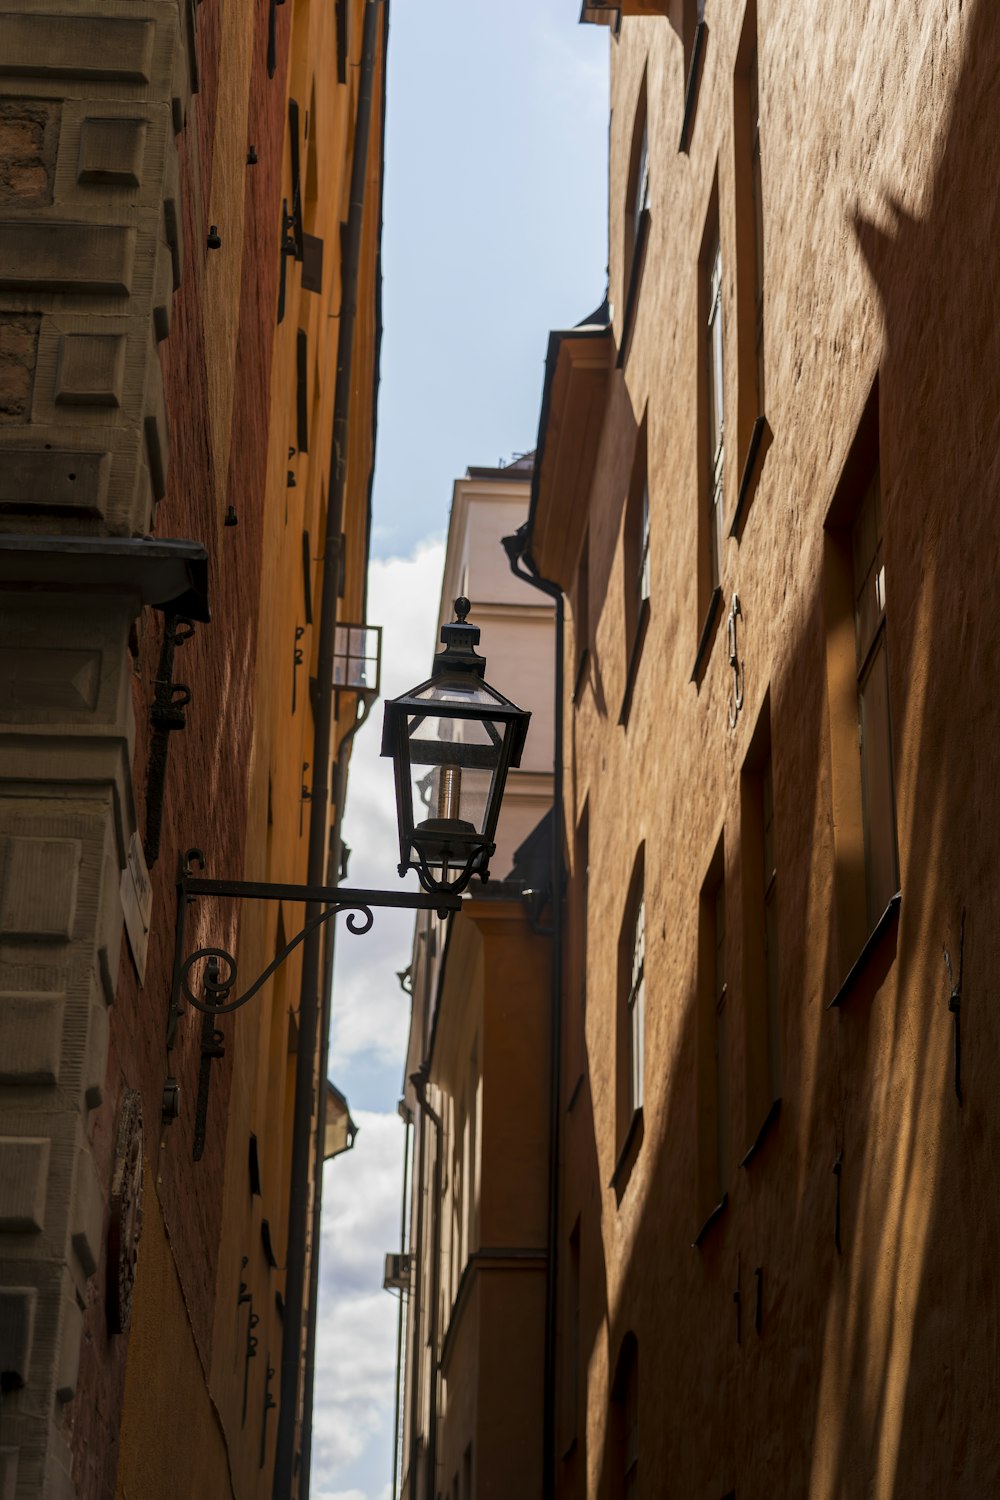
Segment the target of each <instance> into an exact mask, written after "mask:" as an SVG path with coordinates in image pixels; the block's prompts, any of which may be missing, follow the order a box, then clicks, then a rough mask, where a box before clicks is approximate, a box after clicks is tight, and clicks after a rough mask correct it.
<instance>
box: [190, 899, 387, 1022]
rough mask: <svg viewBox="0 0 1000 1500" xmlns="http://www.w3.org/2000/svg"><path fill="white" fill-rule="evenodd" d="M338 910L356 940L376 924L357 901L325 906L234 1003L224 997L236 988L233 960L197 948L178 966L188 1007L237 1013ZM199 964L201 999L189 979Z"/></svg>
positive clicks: (210, 949) (221, 953)
mask: <svg viewBox="0 0 1000 1500" xmlns="http://www.w3.org/2000/svg"><path fill="white" fill-rule="evenodd" d="M341 911H345V912H346V913H347V930H348V932H351V933H354V935H355V936H356V937H360V936H361V935H362V934H363V933H366V932H368V931H370V929H371V926H372V924H373V922H374V921H375V914H374V913H373V911H372V909H371V907H370V906H366V905H365V904H364V903H363V902H360V901H358V902H353V901H344V902H338V903H337V905H336V906H328V907H327V908H326V910H325V911H321V912H320V914H319V916H318V917H313V918H312V920H311V921H309V922H307V923H306V925H305V926H304V927H303V928H302V930H301V931H300V932H297V933H296V934H295V936H294V937H293V938H292V939H291V940H290V941H289V942H287V943H286V944H285V946H284V947H283V948H282V949H281V950H280V952H278V953H276V954H275V956H274V958H273V959H272V960H271V962H270V963H269V964H268V966H267V968H266V969H265V970H264V971H263V973H262V974H260V975H259V976H258V977H257V978H256V979H255V980H254V982H253V984H252V985H251V986H250V988H249V989H247V990H244V992H243V994H242V995H237V997H236V999H235V1000H227V999H226V996H227V995H229V994H230V993H231V992H232V991H233V990H234V989H235V988H236V978H237V974H238V967H237V963H236V959H235V958H234V957H233V955H232V954H231V953H229V952H227V950H226V949H225V948H213V947H207V948H196V949H195V951H194V952H193V953H189V954H188V956H187V958H186V959H185V960H184V962H183V963H182V964H181V969H180V988H181V994H182V995H183V996H184V999H185V1000H186V1001H187V1003H188V1004H189V1005H192V1006H194V1008H195V1010H200V1011H201V1012H202V1013H203V1014H204V1015H207V1016H228V1015H229V1014H231V1012H232V1011H234V1010H239V1009H240V1007H241V1006H243V1005H246V1003H247V1001H248V1000H252V999H253V997H254V995H256V994H257V991H258V990H260V989H261V988H262V987H263V986H264V985H265V984H266V983H267V981H268V980H269V979H270V977H271V975H272V974H273V973H274V971H275V970H276V969H279V968H280V967H281V965H282V964H283V963H284V962H285V959H286V958H287V957H288V956H289V954H290V953H294V952H295V949H296V948H297V947H298V946H299V944H300V943H301V942H304V941H305V939H306V937H308V935H309V933H310V932H314V931H315V929H316V928H317V927H322V926H323V924H324V922H329V920H330V918H331V917H335V916H336V915H337V913H338V912H341ZM200 963H205V964H206V970H205V974H204V975H203V977H202V980H201V988H202V989H203V990H204V992H205V996H204V999H202V998H201V997H200V996H198V995H197V994H195V992H194V990H193V989H192V988H191V985H190V983H189V978H188V976H189V975H190V973H191V971H192V969H194V968H195V967H196V966H197V965H198V964H200ZM223 965H224V966H225V967H224V968H223V967H222V966H223Z"/></svg>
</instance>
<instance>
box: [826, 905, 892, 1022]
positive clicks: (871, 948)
mask: <svg viewBox="0 0 1000 1500" xmlns="http://www.w3.org/2000/svg"><path fill="white" fill-rule="evenodd" d="M902 900H903V893H902V891H897V892H896V894H895V895H894V896H893V897H892V898H891V900H890V901H889V905H888V906H887V907H886V909H885V911H884V912H883V913H882V915H881V916H880V917H879V919H878V921H877V922H876V923H875V926H874V927H873V928H872V930H871V932H870V933H869V934H868V938H867V940H866V942H865V945H864V947H863V948H862V950H861V952H860V953H859V954H858V956H857V958H856V959H855V960H854V962H853V964H852V965H851V967H850V969H849V970H848V971H847V977H846V979H845V980H844V982H843V984H842V985H841V986H840V989H839V990H838V991H837V993H836V994H835V995H834V997H833V999H832V1000H831V1001H830V1002H829V1004H828V1005H827V1007H826V1008H827V1010H834V1009H837V1008H839V1007H840V1006H841V1005H843V1004H844V1002H845V1000H847V999H848V998H849V996H850V994H851V991H852V990H853V989H854V988H855V986H856V985H857V983H858V980H859V979H860V978H861V976H862V974H863V973H864V972H865V970H866V969H867V968H868V966H869V964H870V963H871V961H872V957H873V955H874V954H875V953H876V952H877V951H878V949H879V948H880V947H881V946H882V940H883V938H885V937H887V936H888V935H889V933H890V932H895V929H896V925H897V923H898V922H899V908H900V906H901V904H902Z"/></svg>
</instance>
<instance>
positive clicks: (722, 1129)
mask: <svg viewBox="0 0 1000 1500" xmlns="http://www.w3.org/2000/svg"><path fill="white" fill-rule="evenodd" d="M712 907H713V910H712V919H711V920H712V937H713V944H714V957H713V965H712V1000H713V1004H714V1008H715V1111H716V1151H717V1153H718V1174H719V1196H720V1197H721V1196H722V1194H723V1193H724V1192H725V1190H726V1181H727V1179H728V1176H729V1163H728V1160H727V1155H728V1153H727V1150H726V1137H727V1135H728V1133H729V1132H728V1126H729V1108H728V1104H729V1100H728V1093H729V1090H728V1088H727V1082H728V1080H727V1076H726V1056H727V1053H726V1022H727V1016H726V885H725V881H723V880H720V881H719V884H718V885H717V886H716V888H715V893H714V896H713V898H712Z"/></svg>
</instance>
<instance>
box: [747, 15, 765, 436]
mask: <svg viewBox="0 0 1000 1500" xmlns="http://www.w3.org/2000/svg"><path fill="white" fill-rule="evenodd" d="M749 71H750V89H749V93H750V189H751V192H752V194H753V233H754V257H753V275H754V355H755V369H756V375H757V388H756V396H757V415H758V416H763V414H764V201H763V190H762V187H761V177H760V90H759V85H758V76H757V46H756V43H754V49H753V52H752V54H751V57H750V70H749Z"/></svg>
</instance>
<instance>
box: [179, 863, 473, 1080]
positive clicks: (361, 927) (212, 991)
mask: <svg viewBox="0 0 1000 1500" xmlns="http://www.w3.org/2000/svg"><path fill="white" fill-rule="evenodd" d="M196 866H197V867H198V869H199V870H203V869H204V867H205V856H204V855H203V854H202V852H201V850H200V849H189V850H188V851H187V853H186V854H185V855H184V857H183V859H182V861H181V866H180V872H179V874H178V878H177V927H176V931H175V935H174V970H173V983H172V986H171V996H170V1015H169V1018H168V1021H167V1048H168V1050H169V1049H170V1048H172V1047H173V1045H174V1041H175V1038H176V1032H177V1022H178V1020H179V1018H180V1017H181V1016H182V1015H183V1014H184V1010H185V1006H191V1007H192V1008H193V1009H194V1010H198V1011H201V1012H202V1014H203V1015H206V1016H211V1017H213V1018H215V1017H218V1016H225V1015H229V1014H230V1012H232V1011H234V1010H239V1009H240V1007H241V1006H243V1005H246V1003H247V1001H248V1000H252V999H253V997H254V995H256V994H257V992H258V991H259V990H260V989H262V988H263V986H264V985H265V984H266V983H267V981H268V980H269V979H270V977H271V975H272V974H273V973H274V972H275V970H276V969H279V968H280V967H281V965H282V964H283V963H284V962H285V959H286V958H288V956H289V954H291V953H294V951H295V949H296V948H297V947H298V946H299V944H300V943H302V942H303V941H304V940H305V938H306V937H307V936H308V935H309V933H311V932H314V931H315V930H316V929H317V928H318V927H322V926H323V925H324V923H326V922H329V921H330V920H331V919H332V918H333V917H335V916H336V915H337V913H338V912H346V913H347V930H348V932H350V933H352V934H353V935H354V936H355V937H360V936H361V935H362V934H363V933H366V932H369V931H370V930H371V928H372V925H373V923H374V921H375V910H376V909H377V908H382V907H385V908H388V909H390V910H395V911H400V910H403V911H434V912H437V914H438V916H439V917H442V918H446V917H448V916H450V915H451V913H452V912H456V911H459V910H461V906H462V899H461V896H460V895H458V894H457V893H456V892H450V891H441V892H434V893H433V894H428V893H427V892H424V891H371V890H358V889H353V888H349V887H347V886H340V885H289V884H283V883H281V882H273V881H262V880H206V879H203V878H202V876H201V875H200V874H197V875H196V874H195V867H196ZM211 896H214V897H217V898H219V897H221V898H227V899H230V900H237V901H289V902H301V903H302V904H303V905H304V906H306V907H307V908H315V910H308V911H307V916H306V922H305V925H304V926H303V927H302V929H301V930H300V931H299V932H297V933H296V934H295V936H294V937H293V938H292V939H290V941H289V942H287V943H286V944H285V946H284V947H283V948H282V949H281V951H280V952H279V953H277V954H275V956H274V958H273V959H272V960H271V962H270V963H269V964H268V966H267V968H266V969H264V970H263V972H262V973H261V974H259V975H258V976H257V978H256V979H254V981H253V983H252V984H250V985H249V986H248V987H247V989H245V990H244V991H243V992H242V994H240V993H238V992H237V991H238V985H237V964H236V958H235V956H234V955H233V954H232V953H230V952H229V951H228V949H226V948H223V947H220V946H218V945H216V944H209V945H206V946H205V947H202V948H195V949H193V950H192V951H188V945H187V919H188V909H189V907H190V906H191V904H192V902H194V901H196V900H197V899H198V898H199V897H211ZM196 971H198V972H197V976H196ZM198 990H201V992H202V993H200V994H199V993H198ZM234 992H237V993H236V994H235V998H234V999H230V998H229V997H230V995H232V994H233V993H234ZM213 1040H214V1039H213ZM215 1055H218V1054H217V1053H216V1054H215Z"/></svg>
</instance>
